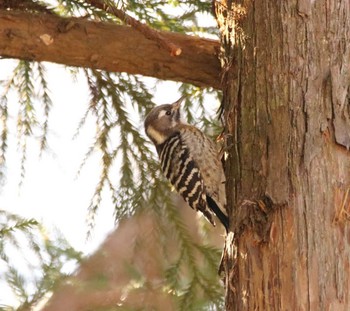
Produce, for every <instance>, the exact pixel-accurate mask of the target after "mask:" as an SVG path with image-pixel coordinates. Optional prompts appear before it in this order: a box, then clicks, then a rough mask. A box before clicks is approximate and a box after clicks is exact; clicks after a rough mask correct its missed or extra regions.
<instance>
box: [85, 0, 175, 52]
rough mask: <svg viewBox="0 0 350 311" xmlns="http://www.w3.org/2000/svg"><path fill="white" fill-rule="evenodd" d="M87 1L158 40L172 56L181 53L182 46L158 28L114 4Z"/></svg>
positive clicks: (97, 0)
mask: <svg viewBox="0 0 350 311" xmlns="http://www.w3.org/2000/svg"><path fill="white" fill-rule="evenodd" d="M85 2H87V3H89V4H90V5H92V6H94V7H96V8H99V9H101V10H104V11H105V12H107V13H110V14H113V15H114V16H116V17H117V18H119V19H120V20H122V21H123V22H124V23H126V24H127V25H129V26H131V27H133V28H134V29H136V30H137V31H139V32H140V33H142V34H143V35H144V36H145V37H146V38H147V39H149V40H153V41H155V42H157V43H158V44H159V46H160V47H161V48H163V49H165V50H167V51H169V52H170V55H171V56H179V55H180V54H181V52H182V50H181V48H180V47H178V46H177V45H175V44H174V43H172V42H170V41H169V40H168V39H166V38H164V37H163V36H162V35H161V34H160V33H159V32H158V31H157V30H155V29H152V28H150V27H148V26H147V25H145V24H143V23H141V22H139V21H138V20H136V19H135V18H133V17H131V16H130V15H128V14H126V13H125V12H124V11H123V10H120V9H117V8H116V7H115V6H113V5H112V4H110V3H108V2H104V1H103V0H85Z"/></svg>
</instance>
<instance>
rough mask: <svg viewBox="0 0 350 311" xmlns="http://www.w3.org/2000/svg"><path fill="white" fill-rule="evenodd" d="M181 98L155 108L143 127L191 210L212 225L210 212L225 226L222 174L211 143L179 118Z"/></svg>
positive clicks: (226, 224)
mask: <svg viewBox="0 0 350 311" xmlns="http://www.w3.org/2000/svg"><path fill="white" fill-rule="evenodd" d="M181 102H182V98H181V99H180V100H178V101H177V102H175V103H174V104H171V105H161V106H158V107H155V108H154V109H153V110H152V111H151V112H150V113H149V114H148V115H147V117H146V120H145V130H146V134H147V135H148V137H149V138H150V139H151V140H152V142H153V143H154V144H155V146H156V149H157V152H158V155H159V158H160V162H161V168H162V171H163V173H164V175H165V176H166V178H167V179H168V180H169V181H170V182H171V184H172V185H173V186H174V187H175V189H176V190H177V191H178V192H179V193H180V194H181V195H182V197H183V198H184V199H185V201H186V202H187V203H188V204H189V206H190V207H192V208H193V209H194V210H197V211H198V210H199V211H201V212H202V213H203V214H204V216H205V217H206V218H207V219H208V220H209V221H210V222H211V223H212V224H213V225H214V226H215V221H214V219H213V214H214V215H216V216H217V217H218V218H219V220H220V221H221V223H222V224H223V225H224V226H225V228H226V230H227V229H228V218H227V213H226V210H225V205H226V197H225V184H224V182H225V176H224V172H223V168H222V165H221V161H220V160H219V158H218V154H217V151H216V148H215V145H214V143H213V142H212V141H211V140H210V139H209V138H208V137H207V136H205V135H204V134H203V133H202V132H201V131H200V130H199V129H197V128H196V127H194V126H192V125H189V124H186V123H185V122H183V121H181V117H180V104H181Z"/></svg>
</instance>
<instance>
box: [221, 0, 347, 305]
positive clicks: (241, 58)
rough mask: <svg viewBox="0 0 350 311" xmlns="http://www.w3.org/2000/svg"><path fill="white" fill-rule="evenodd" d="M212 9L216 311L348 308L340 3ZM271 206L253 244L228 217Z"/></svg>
mask: <svg viewBox="0 0 350 311" xmlns="http://www.w3.org/2000/svg"><path fill="white" fill-rule="evenodd" d="M229 3H230V2H227V3H226V2H225V1H223V2H221V3H220V4H217V19H218V22H219V24H220V30H221V35H222V44H223V48H224V49H225V53H224V54H223V55H222V57H221V60H222V64H223V67H224V68H223V69H224V72H225V78H224V81H225V82H224V85H223V92H224V99H223V105H224V111H225V120H226V137H227V145H228V151H229V157H228V161H227V166H226V171H227V176H228V180H227V190H228V198H229V206H231V207H232V209H233V216H232V222H233V225H232V230H233V231H234V232H235V233H236V240H235V241H234V243H235V247H236V250H237V252H236V254H235V252H233V256H232V257H231V258H228V260H227V261H228V262H226V264H227V265H231V267H232V269H231V270H230V271H228V273H227V275H226V281H227V297H226V305H227V310H337V311H339V310H344V311H345V310H350V226H349V220H350V218H349V215H350V214H349V213H350V198H349V197H350V193H349V192H350V152H349V147H350V118H349V114H350V103H349V100H350V94H349V91H350V87H349V86H350V2H349V1H337V0H329V1H302V0H299V1H296V0H288V1H274V0H271V1H235V2H234V3H233V4H232V5H231V6H230V5H229ZM264 195H268V196H270V197H271V199H272V201H273V202H274V204H275V208H276V209H275V212H274V213H273V214H272V215H270V216H269V217H271V219H270V220H271V226H270V227H269V228H267V229H268V230H267V236H265V237H264V238H265V240H264V239H263V237H262V236H259V235H258V233H257V232H256V231H255V230H254V228H253V227H252V226H250V227H249V226H245V230H244V232H243V233H242V234H241V235H239V236H238V233H237V232H238V231H239V230H238V229H239V228H242V227H244V224H243V223H242V222H240V223H239V221H237V219H239V218H238V217H235V216H237V215H238V214H239V208H237V206H238V205H239V202H241V201H242V200H244V199H258V198H260V197H262V196H264Z"/></svg>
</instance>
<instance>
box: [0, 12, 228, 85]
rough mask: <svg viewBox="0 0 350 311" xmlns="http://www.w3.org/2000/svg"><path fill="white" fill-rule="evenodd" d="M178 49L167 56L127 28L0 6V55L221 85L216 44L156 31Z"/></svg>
mask: <svg viewBox="0 0 350 311" xmlns="http://www.w3.org/2000/svg"><path fill="white" fill-rule="evenodd" d="M160 33H161V35H162V36H164V37H165V38H166V39H167V40H168V41H170V42H173V43H174V44H175V45H177V46H178V47H180V48H181V50H182V53H181V54H180V55H179V56H171V55H170V54H169V52H168V51H166V50H164V49H162V48H160V47H159V46H158V43H157V42H155V41H151V40H148V39H146V38H145V37H144V36H143V35H142V34H140V33H139V32H137V31H136V30H134V29H133V28H131V27H127V26H118V25H115V24H110V23H104V22H94V21H88V20H86V19H78V18H60V17H57V16H53V15H50V14H30V13H25V12H15V11H5V10H0V56H2V57H9V58H20V59H27V60H35V61H48V62H54V63H60V64H65V65H70V66H78V67H87V68H95V69H103V70H107V71H112V72H127V73H130V74H140V75H145V76H151V77H155V78H158V79H164V80H174V81H181V82H186V83H191V84H194V85H198V86H203V87H214V88H220V85H221V83H220V82H221V81H220V63H219V61H218V58H217V54H218V50H219V42H218V41H215V40H210V39H204V38H199V37H194V36H188V35H183V34H176V33H170V32H160Z"/></svg>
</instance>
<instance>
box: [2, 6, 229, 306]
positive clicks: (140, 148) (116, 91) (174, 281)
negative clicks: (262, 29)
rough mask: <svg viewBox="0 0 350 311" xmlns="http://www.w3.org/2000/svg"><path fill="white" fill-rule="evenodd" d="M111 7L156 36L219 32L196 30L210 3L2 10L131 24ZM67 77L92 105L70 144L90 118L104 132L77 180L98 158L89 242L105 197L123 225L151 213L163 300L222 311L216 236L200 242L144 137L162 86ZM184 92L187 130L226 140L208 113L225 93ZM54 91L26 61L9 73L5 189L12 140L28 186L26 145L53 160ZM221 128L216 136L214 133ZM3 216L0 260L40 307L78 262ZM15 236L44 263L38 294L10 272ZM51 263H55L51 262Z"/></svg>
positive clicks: (97, 73) (136, 79) (41, 70)
mask: <svg viewBox="0 0 350 311" xmlns="http://www.w3.org/2000/svg"><path fill="white" fill-rule="evenodd" d="M101 3H102V4H103V5H101ZM110 7H113V8H115V10H119V11H120V12H124V13H126V14H127V16H130V17H131V18H133V19H135V20H137V21H139V22H142V23H144V24H147V25H148V26H150V27H151V28H153V29H159V30H169V31H173V32H181V33H187V34H199V33H200V34H201V35H213V34H215V33H216V29H215V27H212V26H208V27H206V26H203V25H200V24H199V22H198V18H199V17H200V16H201V17H202V18H204V19H205V18H209V17H210V11H211V4H210V2H209V1H148V0H146V1H102V2H101V1H85V0H53V1H48V0H47V1H46V0H43V1H36V0H23V1H0V9H5V10H20V11H26V12H30V13H33V14H54V15H58V16H61V17H84V18H88V19H91V20H101V21H108V22H111V23H116V24H123V23H124V22H125V20H121V19H120V18H118V16H117V15H118V14H117V15H116V14H115V12H116V11H113V10H110V9H108V8H110ZM203 16H204V17H203ZM0 63H1V61H0ZM67 70H68V71H70V72H71V73H72V74H74V73H77V72H78V71H79V72H82V73H83V76H84V77H85V80H86V84H87V86H88V89H89V98H90V99H89V104H88V109H87V110H86V112H85V114H84V115H83V116H82V118H81V121H80V123H79V124H78V125H77V131H76V133H75V134H74V133H72V135H73V134H74V135H73V136H75V137H76V136H79V134H80V132H81V130H82V128H83V127H84V124H85V122H86V120H87V118H91V117H92V118H93V119H94V121H95V124H96V131H95V136H94V141H93V143H92V144H91V145H90V146H86V153H85V157H84V158H83V159H82V162H81V166H80V167H79V168H77V171H78V174H79V173H80V172H81V171H82V170H84V166H85V164H86V163H87V161H88V159H89V157H90V156H92V155H95V154H98V155H99V156H100V159H101V165H100V167H99V168H98V169H99V170H100V174H99V179H98V180H96V188H95V191H94V193H91V203H90V205H89V206H88V207H87V219H88V225H89V228H90V229H89V233H90V234H93V227H94V222H95V219H94V217H95V215H96V212H97V211H98V209H99V208H100V203H101V200H102V192H103V190H104V189H108V190H109V193H111V199H112V200H113V202H114V204H115V213H114V216H115V220H116V223H117V224H118V222H120V221H121V220H122V219H125V218H128V217H132V215H134V214H135V213H139V212H141V211H144V210H147V211H148V212H149V213H153V214H154V217H156V218H157V219H158V221H157V228H154V231H155V232H157V234H159V235H160V236H163V237H164V239H163V247H164V254H165V260H166V264H165V267H164V269H163V272H162V273H163V280H162V284H163V285H162V286H163V287H164V292H166V293H167V294H168V295H170V296H172V297H173V299H174V301H175V302H176V305H177V307H178V309H179V310H222V308H223V306H222V304H223V300H222V294H223V293H222V287H221V284H220V281H219V277H218V276H217V268H218V264H219V260H220V252H219V249H217V248H216V247H214V246H212V245H211V244H209V243H208V235H209V233H208V230H207V226H206V225H205V224H201V226H199V228H200V229H199V230H200V235H201V238H200V240H199V241H198V240H194V239H193V238H192V236H191V234H190V233H189V229H188V227H187V225H186V224H185V222H184V221H183V219H182V218H181V216H180V214H179V211H178V208H177V207H176V206H175V204H174V200H173V195H172V194H171V189H170V187H169V185H168V184H167V182H166V181H165V180H164V178H163V177H162V175H161V174H160V170H159V165H158V161H157V159H156V156H155V150H154V148H153V146H152V145H151V144H150V142H149V141H148V140H147V138H146V136H145V135H144V132H143V119H144V117H145V115H146V114H147V113H148V112H149V111H150V110H151V109H152V108H153V106H154V103H153V102H152V98H153V95H154V94H155V92H156V90H155V88H154V85H157V84H158V83H159V82H157V81H155V80H154V79H152V80H150V79H146V78H144V77H140V76H132V75H129V74H125V73H112V72H107V71H101V70H95V69H87V68H78V69H76V68H74V69H72V68H68V67H67ZM176 87H177V88H178V89H179V93H181V94H179V95H183V94H186V95H187V96H188V97H187V100H186V103H185V105H184V107H183V111H184V114H185V118H187V119H188V121H189V122H194V120H197V121H198V120H201V122H200V124H197V126H202V127H207V126H210V128H211V129H212V130H214V134H216V135H217V134H219V129H218V128H217V123H216V122H215V120H214V118H213V116H211V117H209V116H208V114H207V112H206V107H205V106H204V98H205V97H207V96H209V97H211V98H215V97H217V96H218V94H217V92H216V91H215V90H213V89H205V90H203V89H199V88H198V87H195V86H192V85H188V84H177V85H176ZM49 89H50V85H49V84H48V82H47V76H46V69H45V65H44V64H42V63H37V62H30V61H27V60H18V62H17V65H16V66H15V67H14V70H13V72H12V73H9V76H8V78H7V79H6V80H4V81H1V89H0V91H1V92H0V114H1V119H0V122H1V125H0V174H1V176H0V177H1V180H3V179H4V178H5V173H6V170H5V168H6V156H7V153H6V151H7V145H8V142H9V139H16V140H17V144H18V147H19V148H18V149H19V151H20V154H21V157H20V158H21V160H20V163H19V165H20V168H21V176H22V179H23V178H24V176H25V171H26V158H27V152H28V150H27V141H28V139H31V140H35V141H37V142H38V144H39V147H40V150H41V152H45V150H46V148H47V146H48V144H49V136H48V133H49V131H50V126H49V125H50V112H51V108H52V106H53V102H52V100H51V98H50V92H49ZM10 92H15V93H17V96H18V98H19V101H18V103H17V104H18V115H17V121H16V132H17V135H16V136H15V137H13V135H12V136H11V135H10V133H11V131H12V129H11V128H9V120H8V105H9V104H10V99H9V94H10ZM174 100H176V98H174ZM55 104H58V105H59V103H55ZM215 124H216V127H215V126H213V125H215ZM0 217H1V218H0V219H1V222H0V237H1V239H0V255H1V259H2V261H4V262H5V263H6V265H7V270H6V275H5V281H6V282H7V283H8V284H9V286H10V287H11V288H13V290H14V291H15V292H16V294H17V296H18V297H20V300H21V306H20V308H23V307H24V305H25V304H27V305H26V306H32V305H33V304H35V303H36V302H37V301H38V300H40V298H41V297H42V296H43V295H44V294H45V292H48V291H51V290H53V286H54V284H56V282H57V280H59V279H60V278H61V277H62V275H63V273H62V272H61V269H62V266H63V263H64V261H68V260H79V259H80V254H78V253H77V252H75V251H74V250H73V249H72V248H71V247H69V246H68V245H67V244H66V242H64V241H63V240H62V239H61V238H55V239H53V240H52V241H51V240H50V241H49V242H48V240H45V242H43V241H44V240H42V241H41V242H38V241H36V240H37V236H38V235H39V236H42V234H43V233H42V232H43V230H44V229H43V228H42V227H41V225H39V224H38V223H37V222H36V221H35V220H32V219H29V220H27V219H22V218H20V217H18V216H16V215H13V214H9V213H6V212H3V211H1V213H0ZM16 233H20V234H22V235H23V236H24V238H25V239H27V241H28V243H29V248H30V249H31V251H32V252H34V253H35V255H36V256H37V257H38V258H39V259H40V262H41V264H39V266H38V269H39V270H40V271H41V275H42V277H41V279H40V280H36V281H35V282H34V284H35V286H36V287H37V291H36V292H35V293H33V294H31V295H29V294H28V293H27V291H26V289H25V285H26V284H27V282H28V280H26V278H25V277H23V276H22V275H21V274H20V272H19V271H18V270H17V268H15V267H12V266H11V263H10V260H9V256H10V253H9V252H8V251H7V249H6V247H5V241H11V242H12V243H13V244H14V245H15V246H16V247H17V246H18V245H17V242H16V241H17V236H16ZM167 239H172V240H173V241H176V243H177V249H178V253H177V254H175V256H173V254H172V255H171V254H168V253H167V247H166V246H167V245H166V243H167V242H166V241H167ZM135 247H137V245H136V246H135ZM46 257H48V258H49V261H48V262H45V263H44V261H45V260H46V259H45V258H46ZM44 259H45V260H44ZM48 284H49V286H48ZM8 308H9V310H10V309H11V308H10V307H8Z"/></svg>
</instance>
